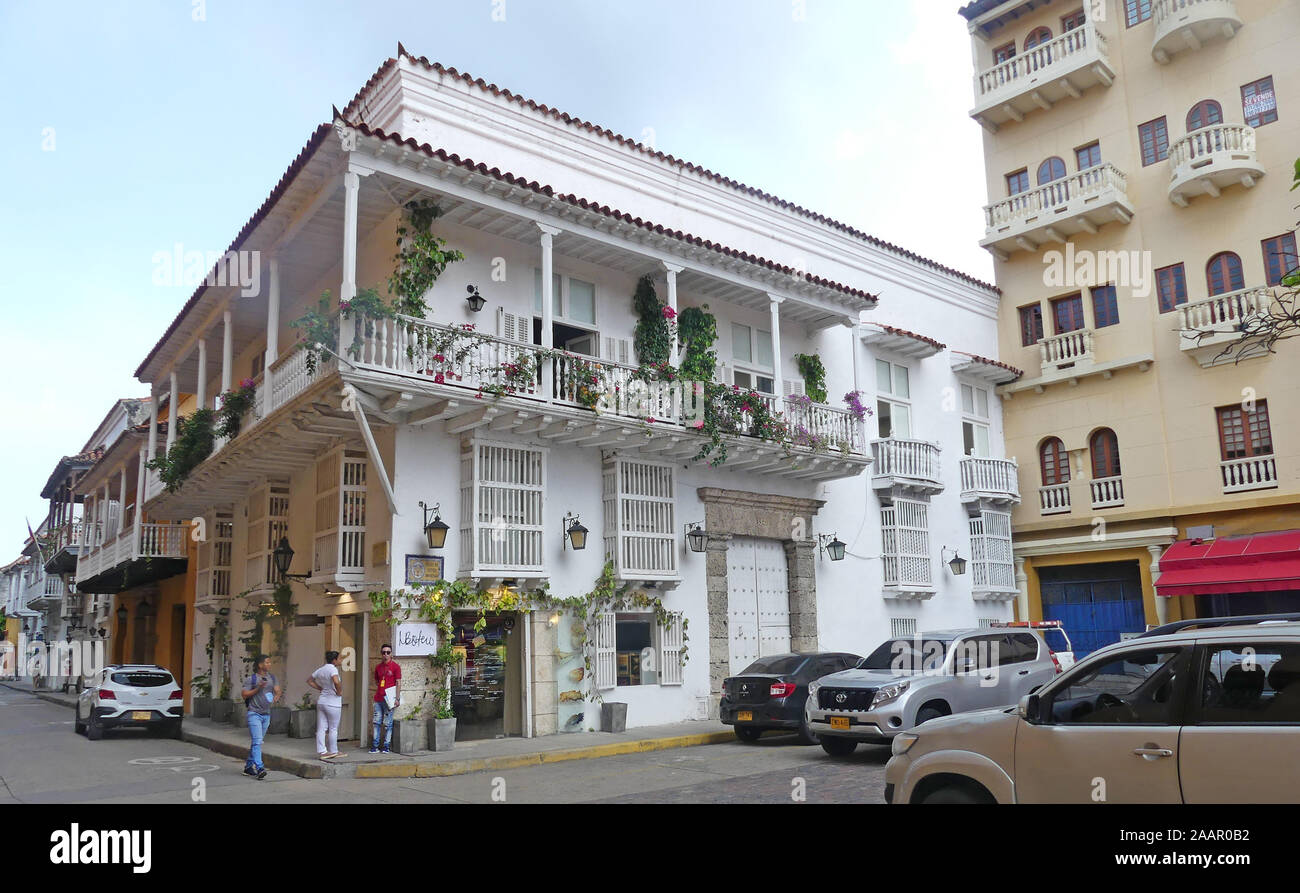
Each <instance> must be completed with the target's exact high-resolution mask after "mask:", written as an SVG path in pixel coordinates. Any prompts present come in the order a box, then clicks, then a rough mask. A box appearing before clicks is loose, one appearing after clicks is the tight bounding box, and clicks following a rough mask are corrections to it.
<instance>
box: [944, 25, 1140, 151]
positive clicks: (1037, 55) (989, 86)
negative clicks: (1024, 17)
mask: <svg viewBox="0 0 1300 893" xmlns="http://www.w3.org/2000/svg"><path fill="white" fill-rule="evenodd" d="M1114 80H1115V68H1114V66H1113V65H1112V64H1111V61H1110V55H1109V49H1108V47H1107V42H1106V37H1105V35H1104V34H1102V33H1100V32H1099V31H1098V30H1097V26H1096V24H1095V23H1094V22H1091V21H1089V22H1087V23H1085V24H1084V25H1083V26H1082V27H1079V28H1074V29H1071V30H1069V31H1066V32H1065V33H1064V34H1061V35H1060V36H1059V37H1056V38H1054V39H1052V40H1049V41H1047V42H1046V43H1042V44H1039V45H1038V46H1036V47H1032V48H1030V49H1026V50H1025V51H1024V52H1023V53H1021V54H1019V55H1017V56H1014V57H1012V58H1011V59H1008V60H1006V61H1005V62H998V63H995V64H994V65H992V66H990V67H988V68H986V69H984V70H982V71H980V72H978V73H977V74H976V75H975V107H974V108H973V109H972V110H971V113H970V114H971V117H972V118H974V119H975V120H977V121H979V122H980V123H981V124H982V125H983V126H984V127H985V128H986V129H988V130H990V131H992V132H997V130H998V128H999V127H1001V126H1003V125H1005V124H1007V123H1008V122H1011V121H1016V122H1019V121H1023V120H1024V119H1025V116H1026V115H1028V114H1031V113H1033V112H1037V111H1040V110H1046V109H1050V108H1051V107H1052V106H1053V105H1055V104H1056V103H1058V102H1060V101H1062V100H1064V99H1077V98H1079V97H1080V96H1082V95H1083V93H1084V91H1086V90H1089V89H1091V88H1093V87H1097V86H1101V87H1109V86H1110V85H1111V84H1112V83H1114Z"/></svg>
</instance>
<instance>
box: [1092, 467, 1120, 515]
mask: <svg viewBox="0 0 1300 893" xmlns="http://www.w3.org/2000/svg"><path fill="white" fill-rule="evenodd" d="M1089 483H1090V484H1091V487H1092V507H1093V508H1095V509H1109V508H1115V507H1117V506H1121V505H1123V504H1124V479H1123V478H1122V477H1120V476H1119V475H1116V476H1115V477H1107V478H1094V479H1093V480H1092V481H1090V482H1089Z"/></svg>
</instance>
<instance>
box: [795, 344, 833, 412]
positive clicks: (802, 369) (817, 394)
mask: <svg viewBox="0 0 1300 893" xmlns="http://www.w3.org/2000/svg"><path fill="white" fill-rule="evenodd" d="M794 362H795V365H796V366H798V367H799V374H800V375H801V376H803V389H804V393H805V394H807V395H808V399H810V400H811V401H812V402H814V403H825V402H826V401H827V399H828V398H827V395H826V367H825V366H823V365H822V358H821V357H820V356H819V355H817V354H815V353H814V354H806V353H797V354H795V355H794Z"/></svg>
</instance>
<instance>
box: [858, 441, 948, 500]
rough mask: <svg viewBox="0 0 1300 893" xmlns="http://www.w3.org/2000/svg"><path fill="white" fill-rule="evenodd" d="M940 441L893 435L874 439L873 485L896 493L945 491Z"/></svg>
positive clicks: (872, 444)
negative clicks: (932, 441)
mask: <svg viewBox="0 0 1300 893" xmlns="http://www.w3.org/2000/svg"><path fill="white" fill-rule="evenodd" d="M939 454H940V449H939V445H938V444H937V443H931V442H929V441H925V440H909V439H904V438H897V437H890V438H886V439H884V440H873V441H872V442H871V458H872V477H871V486H872V487H873V488H874V489H875V490H877V491H890V492H894V493H908V492H911V493H924V494H933V493H941V492H943V489H944V481H943V467H942V464H941V463H940V461H939Z"/></svg>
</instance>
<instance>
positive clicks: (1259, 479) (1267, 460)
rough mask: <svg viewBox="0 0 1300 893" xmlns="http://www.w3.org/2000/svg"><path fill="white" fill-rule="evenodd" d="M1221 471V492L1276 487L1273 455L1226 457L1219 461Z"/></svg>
mask: <svg viewBox="0 0 1300 893" xmlns="http://www.w3.org/2000/svg"><path fill="white" fill-rule="evenodd" d="M1219 467H1220V469H1222V472H1223V492H1224V493H1242V492H1244V491H1246V490H1271V489H1274V488H1275V487H1277V461H1276V460H1275V459H1274V457H1273V456H1248V457H1247V458H1245V459H1226V460H1224V461H1223V462H1220V463H1219Z"/></svg>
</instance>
